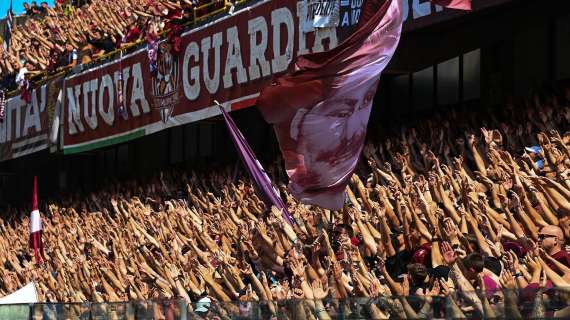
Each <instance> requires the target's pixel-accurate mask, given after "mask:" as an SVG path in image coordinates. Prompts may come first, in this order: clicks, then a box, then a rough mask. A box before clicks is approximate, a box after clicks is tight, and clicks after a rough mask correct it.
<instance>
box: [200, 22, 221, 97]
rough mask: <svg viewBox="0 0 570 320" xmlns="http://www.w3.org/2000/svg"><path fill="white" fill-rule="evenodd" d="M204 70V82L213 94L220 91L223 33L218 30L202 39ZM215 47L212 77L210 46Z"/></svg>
mask: <svg viewBox="0 0 570 320" xmlns="http://www.w3.org/2000/svg"><path fill="white" fill-rule="evenodd" d="M201 45H202V61H203V62H202V71H203V74H204V84H205V85H206V89H208V92H210V93H211V94H214V93H216V92H217V91H218V88H219V86H220V50H221V47H222V33H221V32H218V33H216V34H214V35H213V38H212V37H206V38H204V39H202V43H201ZM212 46H213V47H214V76H213V77H210V60H209V58H210V48H211V47H212Z"/></svg>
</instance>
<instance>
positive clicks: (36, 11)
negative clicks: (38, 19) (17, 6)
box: [30, 1, 41, 16]
mask: <svg viewBox="0 0 570 320" xmlns="http://www.w3.org/2000/svg"><path fill="white" fill-rule="evenodd" d="M30 9H31V10H32V15H34V16H35V15H39V14H40V13H41V11H40V7H38V4H37V3H36V2H35V1H32V6H31V8H30Z"/></svg>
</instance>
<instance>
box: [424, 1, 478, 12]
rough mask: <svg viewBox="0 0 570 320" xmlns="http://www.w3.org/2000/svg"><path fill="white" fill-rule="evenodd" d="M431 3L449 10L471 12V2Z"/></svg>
mask: <svg viewBox="0 0 570 320" xmlns="http://www.w3.org/2000/svg"><path fill="white" fill-rule="evenodd" d="M431 2H432V3H433V4H437V5H440V6H442V7H445V8H449V9H457V10H467V11H471V0H431Z"/></svg>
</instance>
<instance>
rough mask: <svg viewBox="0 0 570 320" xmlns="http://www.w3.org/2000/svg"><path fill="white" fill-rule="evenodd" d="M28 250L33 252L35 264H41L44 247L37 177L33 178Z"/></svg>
mask: <svg viewBox="0 0 570 320" xmlns="http://www.w3.org/2000/svg"><path fill="white" fill-rule="evenodd" d="M30 249H32V250H34V256H35V257H36V263H37V264H41V263H42V262H43V260H42V256H43V254H44V252H43V251H44V245H43V242H42V218H41V216H40V210H38V177H36V176H34V194H33V196H32V213H31V215H30Z"/></svg>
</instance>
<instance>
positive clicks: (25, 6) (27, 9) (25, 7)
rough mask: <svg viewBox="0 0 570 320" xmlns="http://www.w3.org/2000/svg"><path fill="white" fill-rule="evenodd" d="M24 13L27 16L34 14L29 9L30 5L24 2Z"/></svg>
mask: <svg viewBox="0 0 570 320" xmlns="http://www.w3.org/2000/svg"><path fill="white" fill-rule="evenodd" d="M24 11H25V12H26V15H27V16H31V15H33V14H34V12H33V11H32V8H30V4H29V3H27V2H24Z"/></svg>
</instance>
